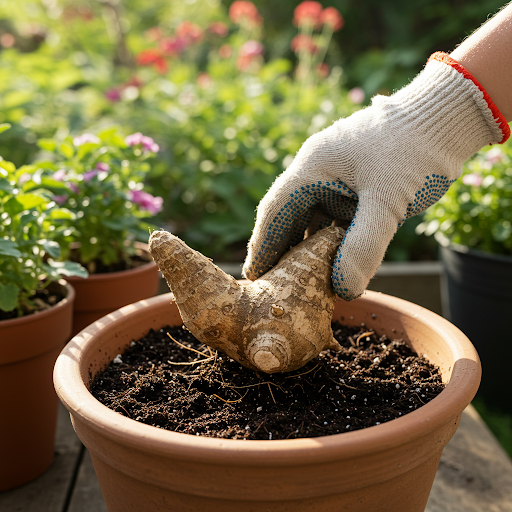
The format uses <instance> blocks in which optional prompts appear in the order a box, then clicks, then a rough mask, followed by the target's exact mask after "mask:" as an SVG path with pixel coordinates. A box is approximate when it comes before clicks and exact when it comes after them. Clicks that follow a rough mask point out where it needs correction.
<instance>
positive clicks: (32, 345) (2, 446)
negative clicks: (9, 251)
mask: <svg viewBox="0 0 512 512" xmlns="http://www.w3.org/2000/svg"><path fill="white" fill-rule="evenodd" d="M55 284H56V283H55ZM61 286H62V285H61ZM63 288H64V287H63ZM65 293H66V296H65V298H64V299H62V300H61V301H60V302H59V303H58V304H56V305H55V306H53V307H52V308H51V309H49V310H47V311H43V312H41V313H35V314H32V315H28V316H24V317H20V318H15V319H12V320H2V321H0V491H5V490H7V489H11V488H13V487H16V486H18V485H21V484H24V483H26V482H28V481H30V480H32V479H33V478H35V477H36V476H39V475H40V474H41V473H42V472H43V471H45V470H46V469H47V468H48V466H49V465H50V463H51V462H52V460H53V453H54V444H55V427H56V422H57V407H58V403H59V401H58V399H57V395H56V394H55V390H54V388H53V382H52V371H53V365H54V364H55V360H56V359H57V356H58V355H59V352H60V351H61V350H62V349H63V347H64V345H65V344H66V342H67V341H68V340H69V337H70V334H71V321H72V315H73V301H74V298H75V292H74V290H73V288H72V287H71V286H69V285H67V286H65Z"/></svg>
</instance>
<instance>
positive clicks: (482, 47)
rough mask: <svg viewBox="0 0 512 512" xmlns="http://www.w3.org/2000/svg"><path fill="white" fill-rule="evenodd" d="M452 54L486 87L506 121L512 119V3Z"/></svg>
mask: <svg viewBox="0 0 512 512" xmlns="http://www.w3.org/2000/svg"><path fill="white" fill-rule="evenodd" d="M451 57H452V58H453V59H455V60H456V61H457V62H458V63H459V64H461V65H462V66H464V67H465V68H466V69H467V70H468V71H469V72H470V73H471V74H472V75H473V76H474V77H475V78H476V79H477V80H478V81H479V82H480V83H481V84H482V86H483V87H484V89H485V90H486V91H487V93H488V94H489V96H490V97H491V99H492V100H493V102H494V103H495V105H496V106H497V107H498V109H499V110H500V112H501V113H502V114H503V116H504V117H505V119H507V121H511V120H512V94H510V90H511V87H512V3H510V4H508V5H506V6H505V7H504V8H503V9H501V11H499V12H498V13H497V14H496V15H495V16H493V17H492V18H491V19H490V20H488V21H487V22H486V23H484V24H483V25H482V26H481V27H480V28H479V29H478V30H477V31H476V32H474V33H473V34H472V35H471V36H469V37H468V38H467V39H465V40H464V41H463V42H462V43H461V44H460V45H459V46H458V47H457V48H456V49H455V50H454V51H453V52H452V53H451Z"/></svg>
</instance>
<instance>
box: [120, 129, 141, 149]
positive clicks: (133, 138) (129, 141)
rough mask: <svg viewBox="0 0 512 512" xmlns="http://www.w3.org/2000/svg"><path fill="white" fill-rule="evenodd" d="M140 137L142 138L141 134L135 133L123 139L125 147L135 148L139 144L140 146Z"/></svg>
mask: <svg viewBox="0 0 512 512" xmlns="http://www.w3.org/2000/svg"><path fill="white" fill-rule="evenodd" d="M142 137H144V135H142V133H140V132H136V133H132V134H131V135H128V136H127V137H125V139H124V141H125V143H126V145H127V146H137V145H139V144H142Z"/></svg>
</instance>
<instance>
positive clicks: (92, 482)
mask: <svg viewBox="0 0 512 512" xmlns="http://www.w3.org/2000/svg"><path fill="white" fill-rule="evenodd" d="M67 512H108V511H107V506H106V505H105V502H104V501H103V495H102V494H101V489H100V484H99V483H98V480H97V478H96V473H95V472H94V466H93V465H92V460H91V456H90V455H89V452H88V451H87V450H86V451H85V453H84V457H83V459H82V463H81V464H80V470H79V471H78V475H77V479H76V482H75V487H74V490H73V495H72V496H71V501H70V502H69V508H68V509H67Z"/></svg>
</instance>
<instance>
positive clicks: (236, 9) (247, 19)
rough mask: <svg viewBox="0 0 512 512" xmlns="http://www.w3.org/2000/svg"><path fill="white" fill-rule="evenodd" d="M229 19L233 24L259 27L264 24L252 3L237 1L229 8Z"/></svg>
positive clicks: (244, 0) (242, 0)
mask: <svg viewBox="0 0 512 512" xmlns="http://www.w3.org/2000/svg"><path fill="white" fill-rule="evenodd" d="M229 17H230V18H231V21H232V22H233V23H247V24H249V25H255V26H259V25H261V24H262V23H263V18H262V17H261V16H260V13H259V12H258V9H256V6H255V5H254V4H253V3H252V2H248V1H246V0H236V1H235V2H233V3H232V4H231V6H230V7H229Z"/></svg>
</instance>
